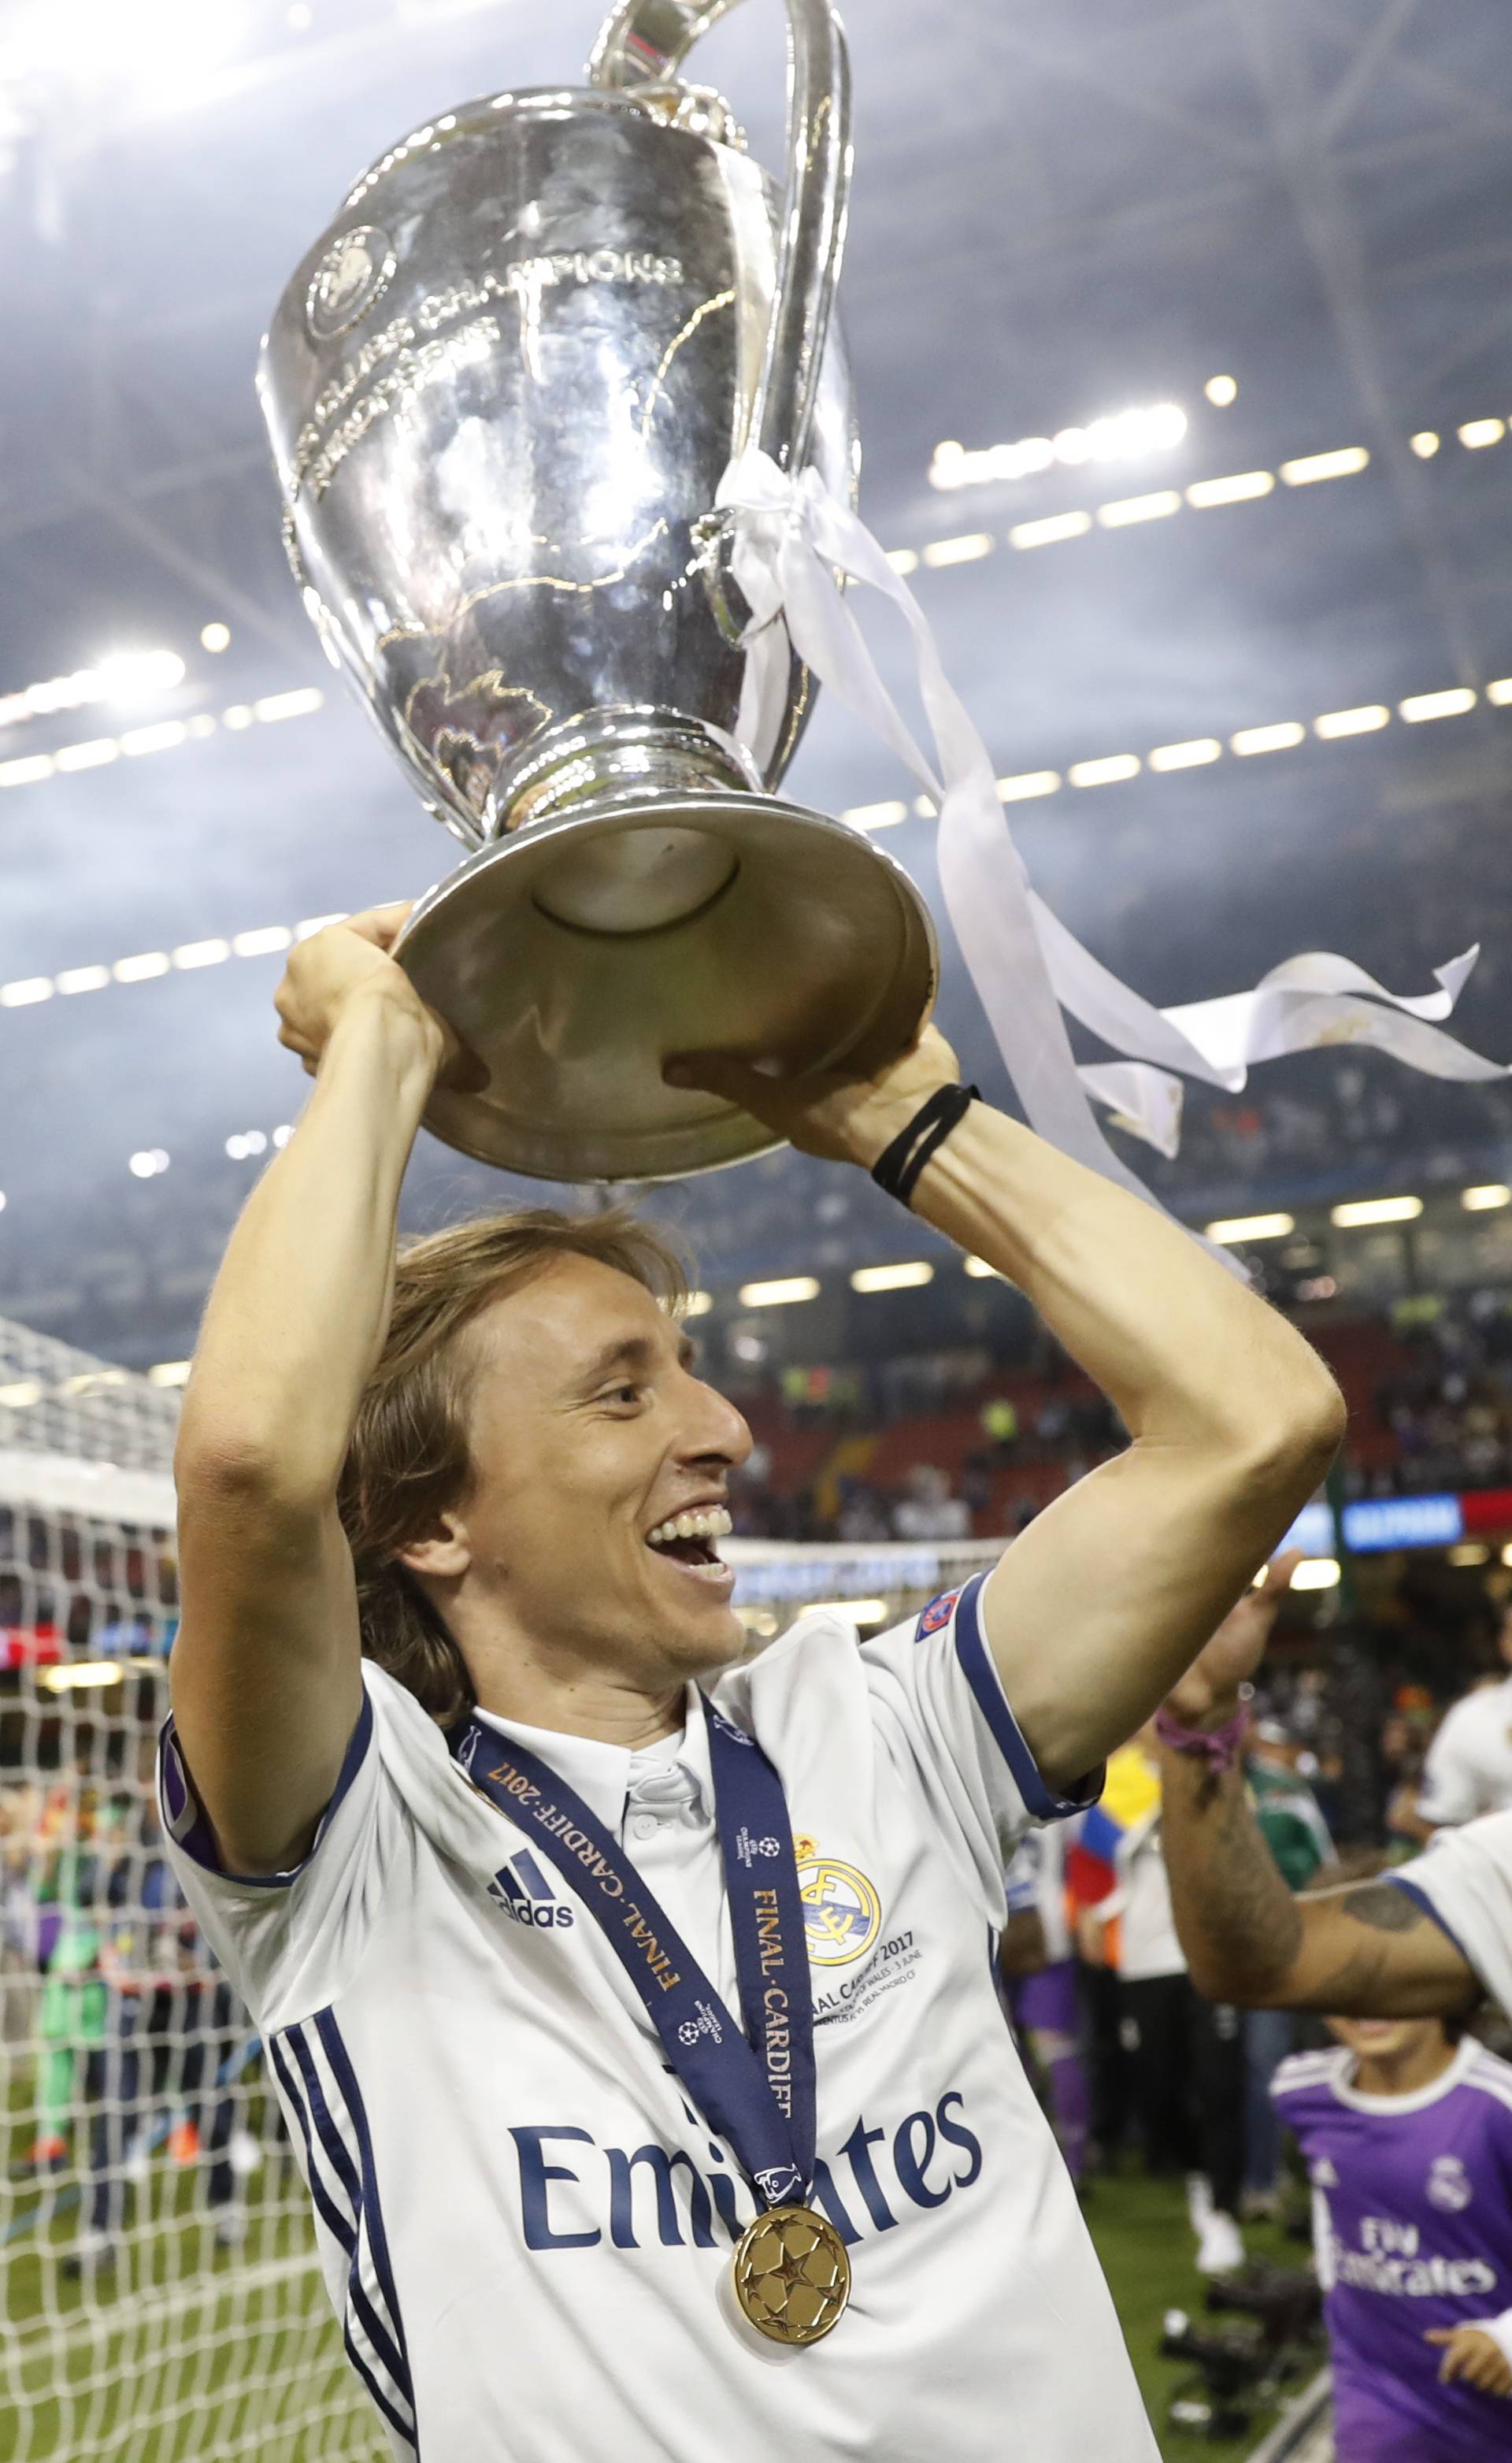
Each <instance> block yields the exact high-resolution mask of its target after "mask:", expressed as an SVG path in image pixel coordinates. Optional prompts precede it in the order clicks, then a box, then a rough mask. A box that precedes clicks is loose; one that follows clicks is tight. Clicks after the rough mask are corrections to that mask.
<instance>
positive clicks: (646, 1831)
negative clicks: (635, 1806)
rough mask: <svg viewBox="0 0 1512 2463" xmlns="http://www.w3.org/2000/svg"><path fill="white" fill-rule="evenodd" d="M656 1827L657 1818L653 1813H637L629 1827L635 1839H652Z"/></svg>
mask: <svg viewBox="0 0 1512 2463" xmlns="http://www.w3.org/2000/svg"><path fill="white" fill-rule="evenodd" d="M658 1827H659V1825H658V1821H657V1817H656V1815H655V1814H654V1813H637V1815H636V1818H635V1820H633V1821H632V1823H631V1825H630V1828H631V1833H632V1835H633V1837H635V1838H637V1839H654V1838H655V1837H656V1835H657V1830H658Z"/></svg>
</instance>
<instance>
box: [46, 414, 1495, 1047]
mask: <svg viewBox="0 0 1512 2463" xmlns="http://www.w3.org/2000/svg"><path fill="white" fill-rule="evenodd" d="M1222 388H1228V389H1229V390H1227V391H1224V390H1221V389H1222ZM1206 391H1207V393H1208V397H1209V399H1210V400H1211V401H1231V400H1232V399H1233V398H1234V395H1235V394H1236V393H1237V391H1238V386H1237V384H1236V382H1235V381H1234V379H1233V378H1231V377H1212V378H1210V379H1209V380H1208V383H1207V387H1206ZM1185 429H1186V416H1185V413H1184V412H1183V411H1181V410H1180V408H1179V406H1178V405H1177V404H1175V403H1157V404H1156V405H1155V406H1154V407H1153V408H1152V409H1150V410H1138V411H1128V412H1123V413H1120V414H1119V415H1118V416H1117V417H1115V418H1112V419H1108V420H1101V421H1093V422H1092V423H1091V425H1090V426H1088V427H1086V428H1080V427H1077V428H1067V429H1063V430H1062V431H1061V433H1060V435H1059V436H1058V437H1055V438H1033V437H1031V438H1026V439H1023V440H1021V441H1020V443H1019V444H1017V445H1013V446H993V447H986V448H985V449H984V450H983V452H980V453H968V452H967V451H966V450H965V448H964V447H961V446H958V445H953V444H945V445H941V446H939V447H937V448H936V459H935V464H934V467H933V468H932V469H931V472H930V476H931V479H932V481H933V482H934V484H935V485H936V486H937V487H960V486H966V485H974V484H981V483H982V482H983V480H985V479H987V478H990V477H995V476H1001V475H1003V474H1004V470H1005V469H1007V468H1008V465H1009V463H1010V462H1011V463H1013V465H1014V468H1015V469H1017V468H1020V467H1022V468H1024V469H1028V468H1030V467H1034V468H1042V467H1044V460H1043V459H1037V458H1035V457H1038V456H1040V455H1041V454H1042V452H1043V455H1044V456H1046V457H1048V458H1050V459H1059V460H1061V461H1064V462H1068V463H1074V462H1079V461H1086V460H1088V459H1096V458H1100V457H1101V456H1103V455H1105V454H1111V453H1112V452H1114V451H1125V452H1127V451H1131V450H1136V449H1138V450H1148V449H1152V448H1153V447H1157V446H1159V445H1162V444H1170V443H1173V442H1175V441H1177V439H1178V437H1179V436H1180V435H1182V434H1184V433H1185ZM1103 431H1107V434H1106V436H1104V435H1103V433H1102V432H1103ZM1457 432H1458V439H1459V442H1460V444H1461V445H1462V446H1464V447H1466V448H1467V449H1470V450H1476V449H1480V448H1482V447H1486V446H1490V445H1498V444H1501V442H1502V441H1503V439H1504V438H1505V436H1506V434H1507V425H1506V422H1505V421H1504V420H1501V419H1499V418H1486V419H1474V420H1467V421H1465V422H1464V423H1463V424H1462V425H1460V427H1459V428H1458V431H1457ZM1115 440H1122V441H1115ZM1409 441H1410V443H1411V445H1412V448H1413V450H1414V451H1415V453H1417V454H1418V455H1419V456H1420V457H1422V458H1424V459H1427V458H1430V457H1431V456H1433V455H1434V454H1436V453H1437V452H1438V450H1439V448H1440V447H1441V444H1442V441H1443V440H1442V438H1441V437H1440V436H1439V435H1438V434H1437V432H1436V430H1433V429H1421V430H1419V431H1418V433H1417V434H1416V435H1415V436H1413V437H1412V438H1411V439H1410V440H1409ZM1026 456H1029V457H1030V458H1029V459H1028V460H1025V459H1024V457H1026ZM1370 460H1371V456H1370V453H1369V451H1368V449H1367V448H1366V447H1364V446H1346V447H1340V448H1339V449H1337V450H1335V451H1332V452H1328V453H1312V454H1305V455H1302V456H1300V457H1299V458H1297V459H1295V460H1292V461H1288V462H1283V463H1282V465H1281V467H1280V470H1279V473H1278V472H1275V471H1271V470H1241V471H1235V472H1232V473H1230V474H1229V475H1228V476H1226V477H1222V478H1218V479H1199V480H1197V481H1194V482H1193V484H1192V485H1191V486H1190V487H1188V488H1187V489H1186V490H1184V491H1182V490H1177V489H1175V488H1164V489H1156V490H1148V491H1146V492H1145V493H1143V494H1141V495H1136V496H1122V497H1117V498H1113V499H1112V500H1111V501H1110V502H1108V503H1106V504H1102V505H1099V506H1097V507H1096V508H1095V511H1094V512H1087V511H1085V510H1077V511H1072V512H1063V513H1051V514H1048V515H1047V516H1045V517H1044V518H1042V519H1039V520H1035V521H1028V522H1018V523H1015V524H1014V526H1013V527H1012V528H1011V529H1010V530H1009V531H1008V532H1007V534H1006V538H1007V543H1008V545H1009V546H1010V547H1013V548H1015V549H1020V550H1023V549H1028V548H1036V547H1049V546H1052V545H1055V544H1058V543H1059V542H1061V541H1063V540H1067V539H1072V538H1082V537H1085V536H1086V535H1087V534H1089V533H1090V532H1091V531H1092V530H1093V528H1100V529H1103V530H1120V529H1127V528H1129V527H1132V526H1133V525H1134V524H1137V523H1141V522H1147V521H1156V520H1160V519H1163V518H1165V517H1166V516H1168V515H1170V514H1173V513H1177V512H1181V511H1182V509H1183V507H1191V508H1192V509H1194V510H1197V511H1203V510H1207V509H1210V508H1213V507H1218V506H1222V505H1231V504H1241V503H1244V502H1248V501H1253V500H1256V499H1258V498H1261V497H1264V496H1268V495H1269V494H1271V493H1272V491H1273V490H1274V489H1275V486H1276V481H1277V477H1278V475H1279V477H1280V479H1281V481H1282V483H1283V485H1284V486H1286V487H1289V488H1301V487H1310V486H1313V485H1315V484H1317V483H1318V482H1320V481H1323V480H1327V479H1339V478H1347V477H1350V476H1351V475H1352V474H1354V473H1356V472H1358V471H1361V470H1365V469H1368V468H1369V467H1370ZM942 471H943V472H944V473H946V474H947V475H944V476H941V472H942ZM997 545H998V541H997V539H996V537H995V536H994V534H992V533H991V532H990V531H968V532H964V533H961V534H958V535H956V536H954V537H949V538H940V539H931V540H929V541H927V542H926V543H925V545H924V546H923V547H922V548H918V549H915V548H894V549H893V550H891V551H890V552H889V556H888V561H889V563H890V564H891V565H892V566H893V569H894V571H895V572H896V573H898V574H900V575H903V576H907V575H909V574H912V573H914V572H916V571H917V570H918V567H919V566H920V565H923V566H925V567H926V568H928V569H930V570H943V569H945V568H948V567H950V566H954V565H961V564H972V563H977V562H979V561H980V560H981V559H982V558H983V557H984V556H990V555H992V554H993V552H994V551H995V549H996V547H997ZM200 638H201V642H202V644H203V645H204V647H205V649H207V650H211V651H219V650H224V649H226V648H227V646H228V644H229V642H230V638H231V637H230V632H229V629H228V627H227V626H226V625H225V624H207V625H205V627H204V629H203V631H202V633H201V636H200ZM183 679H184V662H183V660H182V659H181V658H179V657H178V655H177V653H175V652H173V651H168V650H154V651H144V652H140V653H134V654H127V655H125V656H123V657H120V658H117V659H112V660H105V661H102V662H101V663H100V665H98V666H97V667H90V668H80V669H78V670H76V673H74V674H73V675H70V676H59V677H54V678H51V679H49V680H47V681H45V682H42V683H39V684H34V685H29V686H27V687H25V688H24V689H23V690H22V691H20V692H17V693H11V694H9V695H6V696H4V697H0V728H4V727H11V726H14V725H16V724H18V723H20V722H21V721H23V720H25V719H28V718H35V717H45V716H50V715H53V714H54V713H55V712H57V711H58V710H61V709H67V708H77V707H79V706H80V705H82V704H85V703H88V702H93V701H102V700H110V699H119V698H138V697H140V696H141V695H142V694H144V693H146V692H150V691H166V690H171V689H172V688H173V687H175V686H177V685H178V684H180V683H182V682H183ZM1501 697H1502V698H1506V699H1512V680H1503V685H1502V687H1501ZM1489 698H1490V699H1492V700H1493V701H1494V700H1496V699H1498V698H1499V691H1498V687H1495V686H1493V687H1491V688H1490V693H1489ZM323 705H324V695H323V694H322V693H321V691H320V690H319V689H318V687H313V686H310V687H303V688H301V689H297V690H295V691H292V692H286V693H273V694H270V695H267V696H265V697H264V698H263V699H262V700H260V701H255V702H251V703H239V704H235V705H233V706H232V707H231V708H227V709H226V710H223V711H222V713H221V715H220V717H219V718H218V719H217V718H215V717H213V716H212V715H211V714H210V713H209V712H207V711H202V712H200V713H198V714H197V715H195V716H194V717H192V718H187V719H163V720H160V721H159V722H157V723H156V724H155V725H151V726H146V727H138V728H131V729H128V730H126V731H125V732H124V733H122V734H119V735H97V736H91V737H88V738H86V739H84V740H83V741H81V742H79V743H76V744H66V745H62V746H60V747H59V748H58V749H57V750H56V751H55V752H38V753H29V754H23V755H22V756H20V757H19V758H17V759H13V760H11V761H3V762H0V788H7V787H25V786H35V785H39V784H40V783H41V782H42V781H43V780H45V779H48V778H54V777H66V776H69V775H71V774H76V773H77V772H79V771H85V770H97V769H103V768H105V767H107V766H109V765H110V764H112V763H114V762H116V761H118V760H119V759H122V758H125V759H132V758H136V757H140V756H141V755H142V754H146V753H153V752H172V751H173V750H175V749H176V748H177V747H178V746H180V745H183V744H189V743H195V742H199V741H201V740H203V739H204V738H205V737H206V736H210V735H213V734H215V733H217V732H218V731H219V730H221V729H226V730H228V731H230V732H232V733H235V732H237V731H238V730H242V729H246V728H248V727H252V726H255V725H258V724H267V723H269V722H272V721H276V720H279V719H285V718H296V717H304V716H307V715H309V714H312V713H313V712H314V711H315V710H318V709H320V708H322V707H323ZM1474 706H1475V695H1474V694H1473V693H1471V692H1469V690H1468V688H1467V687H1466V688H1463V689H1462V690H1461V691H1460V692H1458V693H1454V692H1450V693H1442V694H1433V693H1429V694H1418V695H1416V696H1415V697H1414V698H1413V699H1412V700H1410V701H1408V702H1405V703H1403V704H1401V705H1400V708H1399V714H1400V715H1401V716H1403V717H1404V718H1430V717H1433V718H1436V717H1449V716H1451V715H1454V714H1457V713H1458V711H1459V710H1461V709H1467V708H1474ZM1390 716H1391V713H1390V711H1389V710H1387V709H1385V708H1384V707H1382V706H1379V705H1372V706H1371V707H1370V708H1361V709H1354V710H1334V711H1329V712H1327V713H1325V715H1324V716H1323V717H1322V718H1320V719H1319V720H1317V721H1315V722H1314V724H1315V729H1316V731H1317V732H1318V733H1319V734H1320V735H1324V736H1328V735H1348V734H1361V733H1365V732H1367V731H1369V730H1372V729H1373V728H1378V727H1383V726H1385V725H1386V724H1388V722H1389V720H1390ZM1306 734H1307V730H1306V728H1304V727H1303V726H1301V724H1300V723H1299V722H1296V721H1284V722H1281V723H1279V724H1277V725H1276V726H1274V727H1270V728H1246V729H1242V730H1240V731H1239V733H1238V734H1236V735H1235V736H1233V737H1232V738H1231V739H1230V749H1231V750H1232V751H1234V752H1240V753H1245V752H1276V751H1280V750H1282V749H1284V748H1285V747H1286V746H1288V745H1293V744H1298V743H1301V742H1302V741H1303V740H1304V738H1305V736H1306ZM1222 749H1223V748H1222V746H1221V745H1220V743H1218V741H1217V739H1216V738H1210V737H1204V738H1201V739H1199V740H1197V741H1195V742H1193V743H1189V744H1180V745H1165V746H1160V747H1158V748H1157V749H1156V752H1153V753H1152V754H1151V755H1150V756H1149V766H1150V767H1151V768H1152V769H1155V770H1156V771H1159V770H1177V769H1188V768H1196V767H1199V766H1201V765H1202V764H1203V763H1206V762H1210V761H1215V760H1217V759H1219V758H1220V754H1221V752H1222ZM1142 766H1143V765H1142V763H1141V762H1140V760H1139V758H1138V756H1137V755H1136V754H1133V753H1114V754H1110V755H1107V756H1105V757H1104V758H1102V759H1100V760H1093V761H1081V762H1075V763H1073V764H1072V765H1071V767H1070V769H1069V772H1068V773H1067V777H1068V779H1069V783H1070V784H1071V785H1072V786H1081V787H1091V786H1104V785H1110V784H1112V783H1113V782H1114V781H1116V780H1118V779H1122V778H1132V777H1134V776H1136V775H1137V774H1138V773H1139V770H1140V769H1141V767H1142ZM1062 783H1063V782H1062V779H1061V777H1060V774H1059V773H1057V772H1054V771H1048V770H1045V771H1031V772H1026V773H1025V774H1023V775H1022V776H1021V777H1018V778H1015V779H1011V780H1008V781H1005V782H1004V791H1005V792H1004V801H1013V800H1017V799H1018V798H1020V797H1028V796H1045V795H1052V794H1054V793H1055V792H1056V790H1057V789H1058V788H1059V787H1060V786H1061V784H1062ZM862 809H863V811H864V812H866V813H867V814H868V815H869V816H870V818H869V819H867V820H865V821H863V823H862V826H870V827H881V826H883V825H884V817H886V818H887V819H901V818H902V817H904V813H905V810H906V807H903V806H896V807H894V806H876V807H864V808H862ZM848 817H849V816H848ZM36 997H38V998H45V997H46V995H45V994H38V995H36Z"/></svg>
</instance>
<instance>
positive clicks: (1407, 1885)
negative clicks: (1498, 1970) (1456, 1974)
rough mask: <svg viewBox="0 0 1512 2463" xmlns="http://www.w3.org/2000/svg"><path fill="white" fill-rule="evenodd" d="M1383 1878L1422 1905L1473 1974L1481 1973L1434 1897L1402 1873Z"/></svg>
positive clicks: (1416, 1905) (1387, 1874) (1414, 1902)
mask: <svg viewBox="0 0 1512 2463" xmlns="http://www.w3.org/2000/svg"><path fill="white" fill-rule="evenodd" d="M1381 1879H1382V1881H1383V1882H1390V1884H1391V1885H1392V1887H1393V1890H1404V1891H1405V1892H1406V1894H1407V1896H1408V1897H1409V1898H1410V1899H1411V1900H1412V1902H1413V1905H1414V1906H1415V1907H1421V1908H1422V1911H1423V1913H1424V1915H1425V1916H1432V1918H1433V1920H1434V1922H1435V1924H1436V1926H1437V1927H1438V1929H1439V1931H1440V1932H1441V1933H1442V1934H1443V1936H1444V1938H1445V1940H1446V1941H1452V1942H1453V1943H1454V1946H1455V1948H1456V1950H1458V1952H1459V1955H1460V1957H1461V1958H1462V1959H1463V1960H1464V1963H1465V1965H1466V1966H1467V1967H1468V1968H1469V1970H1470V1973H1471V1974H1472V1975H1478V1974H1479V1973H1480V1970H1479V1969H1478V1968H1477V1966H1476V1963H1475V1960H1474V1959H1473V1958H1472V1957H1471V1955H1470V1952H1469V1951H1468V1950H1466V1948H1465V1946H1464V1943H1463V1942H1462V1941H1461V1940H1460V1938H1459V1935H1458V1933H1457V1932H1456V1930H1455V1929H1454V1926H1453V1925H1452V1924H1450V1923H1448V1922H1447V1921H1446V1919H1445V1918H1444V1917H1443V1916H1441V1915H1440V1914H1439V1912H1438V1909H1437V1908H1436V1907H1435V1905H1434V1903H1433V1901H1432V1899H1431V1898H1430V1897H1429V1895H1428V1893H1427V1891H1426V1890H1425V1889H1422V1888H1420V1887H1419V1885H1418V1884H1417V1883H1416V1882H1409V1881H1408V1880H1407V1879H1406V1878H1405V1876H1404V1875H1403V1874H1401V1873H1383V1874H1382V1875H1381Z"/></svg>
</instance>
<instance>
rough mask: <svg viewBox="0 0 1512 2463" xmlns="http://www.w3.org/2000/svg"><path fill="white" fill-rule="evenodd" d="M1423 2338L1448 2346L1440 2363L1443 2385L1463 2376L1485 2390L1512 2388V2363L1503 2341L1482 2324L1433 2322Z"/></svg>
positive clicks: (1498, 2391) (1502, 2391)
mask: <svg viewBox="0 0 1512 2463" xmlns="http://www.w3.org/2000/svg"><path fill="white" fill-rule="evenodd" d="M1423 2340H1424V2342H1425V2343H1437V2344H1440V2345H1442V2346H1443V2348H1444V2357H1443V2359H1442V2361H1441V2362H1440V2363H1439V2365H1438V2383H1439V2385H1440V2386H1453V2385H1454V2384H1455V2382H1456V2380H1457V2379H1462V2380H1463V2382H1464V2383H1465V2385H1467V2386H1473V2387H1476V2388H1477V2390H1478V2391H1479V2392H1480V2393H1481V2394H1495V2395H1505V2394H1507V2393H1508V2392H1512V2366H1509V2365H1508V2363H1507V2360H1506V2357H1505V2354H1504V2353H1503V2352H1502V2350H1501V2346H1500V2344H1498V2343H1493V2341H1492V2339H1491V2337H1490V2336H1489V2335H1485V2334H1482V2333H1481V2332H1480V2329H1479V2328H1478V2327H1474V2326H1433V2327H1430V2328H1429V2330H1428V2332H1427V2334H1426V2335H1425V2336H1424V2338H1423Z"/></svg>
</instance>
